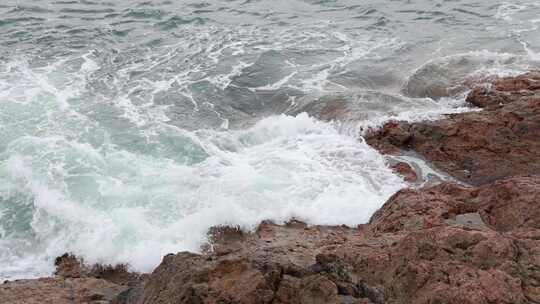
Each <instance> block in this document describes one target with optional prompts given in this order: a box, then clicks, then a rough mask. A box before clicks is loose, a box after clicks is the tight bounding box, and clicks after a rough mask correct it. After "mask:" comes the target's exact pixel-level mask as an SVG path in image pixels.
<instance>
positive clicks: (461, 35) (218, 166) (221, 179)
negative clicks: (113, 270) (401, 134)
mask: <svg viewBox="0 0 540 304" xmlns="http://www.w3.org/2000/svg"><path fill="white" fill-rule="evenodd" d="M539 13H540V6H539V5H538V3H536V1H529V0H519V1H513V2H512V3H509V2H503V1H495V2H493V1H488V0H482V1H476V2H475V3H474V4H471V3H470V2H469V1H464V0H463V1H460V0H458V1H427V0H419V1H380V0H369V1H363V2H362V3H358V1H354V0H337V1H310V0H307V1H306V0H279V1H270V0H262V1H244V0H238V1H237V0H231V1H220V0H212V1H206V2H202V1H191V0H182V1H143V0H134V1H120V0H105V1H48V0H36V1H30V0H4V1H2V3H0V17H1V18H0V280H2V279H14V278H28V277H36V276H44V275H50V274H51V273H52V271H53V261H54V258H55V257H56V256H58V255H60V254H63V253H64V252H73V253H75V254H77V255H81V256H83V257H84V258H85V259H86V260H87V261H88V262H103V263H129V264H130V266H131V267H132V268H133V269H134V270H138V271H150V270H152V268H153V267H155V266H156V265H157V264H158V263H159V261H160V259H161V257H162V256H163V255H164V254H167V253H170V252H177V251H180V250H190V251H198V250H200V247H201V245H203V244H205V242H207V240H206V233H207V231H208V229H209V228H210V227H212V226H216V225H234V226H240V227H242V228H243V229H246V230H250V229H254V228H255V227H256V226H257V225H258V223H260V221H262V220H268V219H269V220H273V221H276V222H278V223H281V222H284V221H287V220H289V219H291V218H292V217H294V218H297V219H300V220H304V221H307V222H308V223H309V224H329V225H340V224H345V225H350V226H354V225H357V224H360V223H366V222H367V221H368V220H369V218H370V216H371V215H372V214H373V213H374V212H375V211H376V210H377V208H379V207H380V206H381V205H382V204H383V203H384V202H385V201H386V199H387V198H388V197H389V196H391V195H392V194H393V193H395V192H396V191H397V190H398V189H400V188H402V187H404V186H405V185H404V183H403V181H402V180H401V179H400V178H399V177H398V176H396V175H395V174H394V173H392V172H391V170H390V169H389V168H388V166H387V163H386V162H385V159H384V158H383V157H382V156H381V155H380V154H378V153H377V152H376V151H375V150H373V149H372V148H370V147H369V146H367V145H366V144H365V143H364V142H363V141H362V140H361V137H360V135H361V134H362V132H364V131H365V130H366V129H369V128H377V127H378V126H380V125H382V124H383V123H384V122H385V121H388V120H391V119H403V120H409V121H416V120H423V119H437V118H439V117H441V115H443V114H445V113H456V112H463V111H468V110H471V109H470V108H469V106H468V105H467V104H466V103H465V101H464V97H465V94H466V93H467V87H466V86H464V85H463V83H464V82H470V81H474V80H475V79H482V78H485V77H488V76H494V75H514V74H517V73H521V72H523V71H527V70H530V69H537V68H540V61H539V60H538V53H539V50H540V40H539V39H538V37H540V35H538V34H539V33H538V25H539V21H538V14H539ZM336 100H338V101H339V103H338V105H339V107H336V108H338V109H345V111H342V112H341V113H339V111H337V112H336V113H338V114H339V115H337V116H335V117H333V119H334V121H331V122H322V121H320V120H318V119H317V118H320V117H328V113H325V112H324V111H326V110H325V109H328V107H326V105H328V104H329V103H332V102H335V101H336ZM306 112H307V113H306ZM411 159H412V158H410V157H409V158H406V160H407V161H411V162H414V160H411ZM421 167H422V168H423V169H424V171H425V172H427V173H426V174H428V173H431V171H429V170H428V169H427V167H426V166H421ZM433 172H435V171H433ZM431 174H433V173H431Z"/></svg>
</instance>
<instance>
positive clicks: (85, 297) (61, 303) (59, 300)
mask: <svg viewBox="0 0 540 304" xmlns="http://www.w3.org/2000/svg"><path fill="white" fill-rule="evenodd" d="M55 264H56V276H55V277H52V278H41V279H35V280H15V281H6V282H4V283H3V284H1V285H0V303H2V304H4V303H5V304H73V303H77V304H79V303H85V304H86V303H87V304H105V303H111V302H113V301H117V300H115V299H116V298H117V297H118V295H119V294H121V293H122V292H124V291H125V290H127V289H129V288H130V286H136V285H139V284H140V282H142V280H143V279H144V275H140V274H137V273H132V272H129V271H128V270H127V267H126V266H125V265H117V266H111V265H100V264H95V265H92V266H88V265H86V264H85V263H84V262H83V260H81V259H80V258H77V257H75V256H74V255H71V254H64V255H63V256H60V257H58V258H56V262H55Z"/></svg>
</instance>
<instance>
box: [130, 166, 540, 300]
mask: <svg viewBox="0 0 540 304" xmlns="http://www.w3.org/2000/svg"><path fill="white" fill-rule="evenodd" d="M538 207H540V177H538V176H521V177H513V178H510V179H505V180H501V181H498V182H496V183H493V184H489V185H485V186H482V187H477V188H470V187H464V186H460V185H457V184H454V183H443V184H441V185H437V186H434V187H430V188H424V189H420V190H412V189H405V190H402V191H400V192H398V193H397V194H396V195H394V196H393V197H392V198H391V199H390V200H389V201H388V202H387V203H386V204H385V205H384V206H383V207H382V208H381V210H379V211H378V212H377V213H376V214H375V215H374V216H373V218H372V220H371V222H370V223H369V224H367V225H362V226H360V227H356V228H347V227H325V226H314V227H308V226H306V225H305V224H302V223H300V222H292V223H289V224H287V225H283V226H280V225H275V224H272V223H262V224H261V225H260V227H259V228H258V230H257V231H256V232H255V233H242V232H240V231H238V230H235V229H230V228H226V229H216V230H215V231H214V235H215V238H214V248H215V249H214V250H213V251H209V252H206V253H204V254H202V255H198V254H192V253H178V254H175V255H172V254H171V255H168V256H166V257H165V258H164V260H163V262H162V263H161V265H160V266H159V267H158V268H157V269H156V270H155V271H154V272H153V273H152V274H151V275H150V277H149V279H148V281H147V282H146V284H145V285H144V286H140V287H138V288H133V289H131V291H129V292H127V293H126V294H127V295H129V293H130V292H131V293H133V295H134V296H132V297H131V302H126V303H246V304H247V303H471V304H473V303H475V304H477V303H486V304H487V303H508V304H510V303H530V302H534V301H540V289H539V288H540V287H538V286H540V284H538V283H539V281H538V279H537V278H540V255H539V253H540V241H538V237H539V236H540V229H537V226H538V220H537V218H538V217H537V216H535V213H534V211H533V209H534V208H536V209H538ZM510 209H518V210H521V211H520V212H517V211H516V212H505V210H510ZM536 209H535V210H536Z"/></svg>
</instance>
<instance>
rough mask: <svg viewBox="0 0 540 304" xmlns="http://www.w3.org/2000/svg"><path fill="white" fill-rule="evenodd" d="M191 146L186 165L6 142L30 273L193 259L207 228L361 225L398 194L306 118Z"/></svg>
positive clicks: (6, 173)
mask: <svg viewBox="0 0 540 304" xmlns="http://www.w3.org/2000/svg"><path fill="white" fill-rule="evenodd" d="M193 136H196V137H197V138H198V140H199V141H200V142H201V143H202V145H203V146H204V149H205V151H206V152H207V153H209V156H208V157H207V158H206V159H205V160H204V161H203V162H201V163H198V164H196V165H193V166H188V165H184V164H180V163H177V162H174V161H171V160H170V159H167V158H161V157H150V156H148V155H140V154H133V153H130V152H127V151H124V150H115V149H105V150H96V149H94V148H92V147H91V146H89V145H86V144H79V143H77V142H74V141H69V140H66V139H64V138H60V137H56V138H35V137H26V138H21V139H19V140H17V141H15V142H12V143H11V144H10V146H9V147H8V149H7V151H6V152H5V153H3V154H2V159H4V160H3V161H2V165H1V166H0V171H1V173H2V174H1V175H2V176H3V180H2V182H3V184H4V185H7V186H4V187H3V189H4V191H2V197H3V198H4V200H8V201H9V200H10V199H13V198H14V197H15V196H16V195H20V192H26V193H29V194H30V196H31V201H30V203H31V205H30V206H29V208H32V209H33V213H34V216H33V219H32V222H31V226H32V234H34V236H35V237H34V238H33V239H32V240H27V241H28V242H35V244H34V245H35V246H36V248H39V251H38V252H34V253H32V252H27V253H25V255H28V254H31V255H36V256H38V258H37V260H38V261H42V263H44V264H43V265H42V267H40V269H50V268H48V267H47V266H46V264H50V263H51V259H52V258H53V257H54V256H56V255H58V254H61V253H63V252H66V251H72V252H76V253H78V254H81V255H82V256H83V257H84V258H85V259H87V261H89V262H113V263H114V262H128V263H129V264H130V265H132V266H133V267H134V269H136V270H140V271H149V270H151V269H152V267H154V266H156V264H157V263H158V262H159V261H160V259H161V257H162V256H163V255H164V254H166V253H169V252H176V251H179V250H191V251H197V250H198V249H199V248H200V246H201V245H202V244H203V242H204V241H205V235H206V231H207V230H208V228H210V227H211V226H215V225H237V226H240V227H242V228H244V229H248V230H249V229H253V228H254V227H256V225H257V224H258V223H259V222H260V221H262V220H265V219H271V220H275V221H277V222H283V221H286V220H288V219H290V218H291V217H296V218H298V219H301V220H305V221H307V222H308V223H310V224H347V225H356V224H360V223H365V222H366V221H367V220H368V219H369V217H370V216H371V214H372V213H373V212H374V211H375V210H376V209H377V208H379V207H380V206H381V204H382V203H384V201H385V200H386V199H387V198H388V197H389V196H390V195H391V194H393V193H394V192H395V191H396V190H398V189H399V188H400V187H402V185H403V184H402V181H401V179H400V178H398V177H396V176H395V175H394V174H393V173H392V172H391V170H390V169H388V168H387V167H386V165H385V163H384V160H383V158H382V157H381V156H380V155H379V154H378V153H377V152H375V151H374V150H373V149H371V148H370V147H369V146H367V145H366V144H364V143H362V142H359V141H357V140H355V139H354V138H351V137H348V136H344V135H340V134H339V133H338V132H337V131H336V130H335V129H334V128H333V127H332V126H331V125H330V124H326V123H322V122H318V121H316V120H314V119H312V118H310V117H308V116H307V115H306V114H301V115H298V116H297V117H291V116H276V117H270V118H267V119H264V120H262V121H260V122H259V123H257V124H256V125H255V126H253V127H252V128H249V129H246V130H242V131H228V132H216V131H210V130H208V131H199V132H198V133H197V134H193ZM18 241H19V240H18V239H16V238H15V239H11V240H10V238H9V237H8V238H7V239H4V240H3V242H2V243H1V245H2V247H3V250H4V251H6V250H7V252H11V253H12V255H17V254H18V253H17V252H16V249H14V248H13V247H12V244H14V243H16V242H18ZM39 252H44V254H41V255H40V254H39ZM19 254H21V253H19ZM4 258H6V257H4ZM3 262H6V260H3ZM25 270H27V269H25ZM34 274H35V275H39V274H42V273H41V272H40V271H37V272H36V273H34ZM2 275H3V276H10V275H12V276H15V277H16V275H14V274H13V273H11V274H10V273H5V272H2ZM25 275H26V276H27V275H28V273H26V274H25Z"/></svg>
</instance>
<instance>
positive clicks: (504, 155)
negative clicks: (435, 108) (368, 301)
mask: <svg viewBox="0 0 540 304" xmlns="http://www.w3.org/2000/svg"><path fill="white" fill-rule="evenodd" d="M539 83H540V75H539V74H537V73H530V74H526V75H523V76H519V77H515V78H503V79H499V80H496V81H494V82H493V84H491V85H490V86H489V89H487V88H486V87H485V86H482V87H479V88H477V89H474V90H473V91H472V92H471V94H470V95H469V97H468V100H469V102H471V103H473V104H476V105H478V106H484V107H485V108H484V110H482V111H476V112H469V113H461V114H452V115H447V118H445V119H441V120H438V121H428V122H419V123H407V122H389V123H387V124H385V125H384V126H383V127H382V128H381V129H380V130H378V131H376V132H374V133H372V134H370V135H368V136H367V142H368V143H369V144H371V145H372V146H374V147H375V148H378V149H379V150H380V151H382V152H384V153H391V154H399V151H400V150H414V151H416V152H417V153H419V154H420V155H422V156H423V157H424V158H425V159H426V160H428V161H429V162H431V163H432V164H434V165H435V166H436V167H438V168H439V169H441V170H442V171H445V172H447V173H449V174H451V175H452V176H454V177H455V178H457V179H458V180H461V181H463V182H466V183H470V184H472V185H482V184H486V183H489V182H492V181H495V180H498V179H502V178H505V177H509V176H514V175H520V174H537V173H538V172H540V140H539V138H540V85H539Z"/></svg>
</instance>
